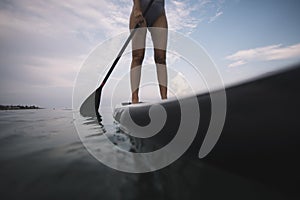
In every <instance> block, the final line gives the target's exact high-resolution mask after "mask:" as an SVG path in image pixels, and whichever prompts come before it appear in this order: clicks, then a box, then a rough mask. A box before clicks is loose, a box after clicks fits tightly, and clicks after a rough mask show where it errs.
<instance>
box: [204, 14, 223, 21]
mask: <svg viewBox="0 0 300 200" xmlns="http://www.w3.org/2000/svg"><path fill="white" fill-rule="evenodd" d="M221 15H223V12H222V11H219V12H217V13H216V15H215V16H213V17H211V18H210V19H209V22H208V23H212V22H214V21H216V20H217V18H219V17H220V16H221Z"/></svg>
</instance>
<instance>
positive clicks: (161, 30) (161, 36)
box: [149, 13, 168, 51]
mask: <svg viewBox="0 0 300 200" xmlns="http://www.w3.org/2000/svg"><path fill="white" fill-rule="evenodd" d="M149 31H150V33H151V37H152V41H153V46H154V49H160V50H164V51H165V50H166V48H167V42H168V22H167V18H166V15H165V14H164V13H163V14H162V15H161V16H160V17H158V18H157V20H156V21H155V22H154V23H153V25H152V27H151V28H149Z"/></svg>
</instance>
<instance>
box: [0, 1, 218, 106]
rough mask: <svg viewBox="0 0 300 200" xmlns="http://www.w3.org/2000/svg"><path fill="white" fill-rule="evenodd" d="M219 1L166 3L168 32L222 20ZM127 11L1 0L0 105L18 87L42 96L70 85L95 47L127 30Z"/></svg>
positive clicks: (104, 5) (98, 4) (110, 5)
mask: <svg viewBox="0 0 300 200" xmlns="http://www.w3.org/2000/svg"><path fill="white" fill-rule="evenodd" d="M220 2H221V1H212V0H196V1H189V0H166V10H167V11H166V12H167V16H168V22H169V27H170V29H172V30H175V31H180V32H183V33H186V34H189V33H191V32H192V31H193V30H195V29H196V28H197V27H198V25H199V23H201V22H203V21H206V22H208V21H209V19H210V18H212V17H213V16H217V17H218V16H220V14H218V12H221V10H220V5H221V3H220ZM131 9H132V0H129V1H128V0H101V1H95V0H63V1H60V0H22V1H20V0H10V1H0V44H1V46H0V72H1V73H0V78H1V79H0V81H1V85H2V86H3V85H4V84H5V86H7V87H5V90H2V89H1V93H0V94H1V98H0V103H1V99H2V96H3V95H2V94H3V92H6V94H8V91H15V93H16V91H19V90H18V88H20V86H24V87H25V86H26V90H33V89H34V90H35V94H38V93H39V89H40V94H41V95H43V94H44V91H45V90H44V89H45V88H49V87H57V88H59V87H71V85H72V83H73V81H74V79H75V77H76V72H77V71H78V69H79V67H80V65H81V63H82V62H83V60H84V58H85V57H87V55H88V53H89V52H90V51H91V50H92V49H93V48H94V47H95V46H96V45H98V44H99V43H100V42H102V41H104V40H106V39H108V38H110V37H113V36H114V35H117V34H120V33H122V32H126V31H128V22H129V16H130V12H131ZM207 10H208V11H207ZM217 17H215V19H216V18H217ZM215 19H214V20H215ZM3 87H4V86H3ZM5 98H6V99H9V97H8V96H6V97H5ZM12 98H13V97H12ZM20 103H22V102H20ZM50 104H51V102H50Z"/></svg>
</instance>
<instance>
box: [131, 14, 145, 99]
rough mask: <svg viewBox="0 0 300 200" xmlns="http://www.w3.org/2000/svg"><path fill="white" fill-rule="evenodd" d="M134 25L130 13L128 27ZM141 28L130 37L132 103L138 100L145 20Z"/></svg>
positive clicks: (143, 50)
mask: <svg viewBox="0 0 300 200" xmlns="http://www.w3.org/2000/svg"><path fill="white" fill-rule="evenodd" d="M134 27H135V23H134V17H133V15H132V14H131V16H130V23H129V28H130V30H132V29H133V28H134ZM141 27H143V28H142V29H138V30H137V31H136V33H135V34H134V36H133V38H132V61H131V70H130V83H131V92H132V96H131V101H132V103H138V102H139V95H138V93H139V85H140V79H141V67H142V63H143V60H144V54H145V41H146V33H147V29H146V28H145V27H147V26H146V22H144V23H142V24H141Z"/></svg>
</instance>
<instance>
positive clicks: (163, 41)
mask: <svg viewBox="0 0 300 200" xmlns="http://www.w3.org/2000/svg"><path fill="white" fill-rule="evenodd" d="M152 27H154V28H152ZM152 27H151V28H150V32H151V37H152V41H153V45H154V60H155V63H156V71H157V79H158V83H159V90H160V95H161V98H162V99H167V91H168V89H167V85H168V74H167V67H166V49H167V41H168V22H167V18H166V15H165V14H162V15H161V16H160V17H158V18H157V20H156V21H155V22H154V23H153V25H152Z"/></svg>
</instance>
